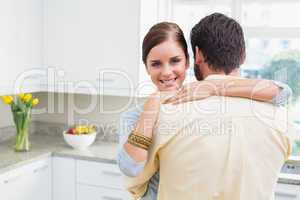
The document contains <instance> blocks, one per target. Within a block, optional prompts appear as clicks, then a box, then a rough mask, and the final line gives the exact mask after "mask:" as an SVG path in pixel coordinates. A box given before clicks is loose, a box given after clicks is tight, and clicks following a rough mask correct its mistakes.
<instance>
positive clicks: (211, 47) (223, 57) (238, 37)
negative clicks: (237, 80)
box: [191, 13, 246, 80]
mask: <svg viewBox="0 0 300 200" xmlns="http://www.w3.org/2000/svg"><path fill="white" fill-rule="evenodd" d="M191 44H192V49H193V53H194V61H195V66H194V71H195V75H196V78H197V80H202V79H203V78H205V77H206V76H207V75H209V74H230V73H231V72H232V71H233V70H236V69H237V68H239V66H240V65H241V64H242V63H243V62H244V60H245V55H246V52H245V40H244V34H243V30H242V27H241V26H240V24H239V23H238V22H236V21H235V20H234V19H232V18H229V17H227V16H225V15H223V14H220V13H214V14H211V15H209V16H206V17H205V18H203V19H202V20H201V21H200V22H199V23H198V24H196V25H195V26H194V27H193V28H192V30H191Z"/></svg>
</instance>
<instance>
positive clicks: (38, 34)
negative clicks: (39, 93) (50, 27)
mask: <svg viewBox="0 0 300 200" xmlns="http://www.w3.org/2000/svg"><path fill="white" fill-rule="evenodd" d="M42 23H43V1H41V0H22V1H19V0H9V1H0V27H1V31H0V44H1V45H0V66H1V69H2V70H1V73H0V80H1V83H0V95H1V94H12V93H15V92H18V91H15V88H14V87H16V86H17V85H18V86H20V85H23V87H21V88H23V89H26V90H25V91H27V92H34V91H35V90H37V89H36V85H35V84H38V83H39V81H40V78H39V77H37V76H36V75H37V74H36V73H35V72H36V71H38V70H37V69H42V64H43V63H42V59H43V55H42V27H43V25H42ZM33 69H35V72H33V71H32V72H31V73H30V72H28V70H33ZM25 72H26V73H25ZM22 80H23V81H22ZM19 81H20V82H19ZM15 84H16V85H15ZM17 88H18V89H20V87H17ZM23 89H22V91H24V90H23Z"/></svg>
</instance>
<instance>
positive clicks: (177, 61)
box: [171, 58, 181, 63]
mask: <svg viewBox="0 0 300 200" xmlns="http://www.w3.org/2000/svg"><path fill="white" fill-rule="evenodd" d="M180 61H181V60H180V59H179V58H173V59H171V63H179V62H180Z"/></svg>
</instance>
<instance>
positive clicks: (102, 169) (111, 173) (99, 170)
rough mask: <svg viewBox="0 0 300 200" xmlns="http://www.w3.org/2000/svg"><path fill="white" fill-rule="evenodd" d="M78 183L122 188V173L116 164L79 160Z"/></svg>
mask: <svg viewBox="0 0 300 200" xmlns="http://www.w3.org/2000/svg"><path fill="white" fill-rule="evenodd" d="M76 174H77V183H79V184H87V185H95V186H103V187H110V188H115V189H122V188H123V187H124V186H123V179H122V174H121V172H120V170H119V168H118V166H117V165H115V164H108V163H99V162H90V161H84V160H78V161H77V173H76Z"/></svg>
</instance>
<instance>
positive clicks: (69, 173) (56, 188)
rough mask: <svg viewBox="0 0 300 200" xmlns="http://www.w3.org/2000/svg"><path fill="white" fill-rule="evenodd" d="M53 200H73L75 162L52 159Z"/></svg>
mask: <svg viewBox="0 0 300 200" xmlns="http://www.w3.org/2000/svg"><path fill="white" fill-rule="evenodd" d="M52 170H53V184H52V185H53V200H75V193H76V188H75V187H76V186H75V176H76V174H75V172H76V171H75V160H74V159H71V158H61V157H53V158H52Z"/></svg>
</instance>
